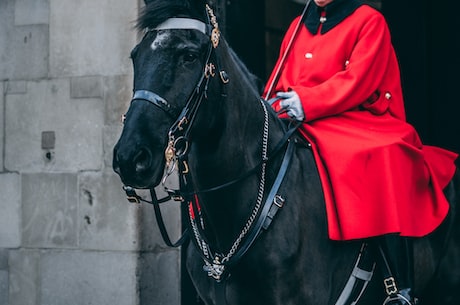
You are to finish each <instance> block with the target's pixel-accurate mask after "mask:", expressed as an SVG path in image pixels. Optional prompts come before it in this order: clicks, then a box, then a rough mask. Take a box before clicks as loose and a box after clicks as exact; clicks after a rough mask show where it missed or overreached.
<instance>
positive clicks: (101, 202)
mask: <svg viewBox="0 0 460 305" xmlns="http://www.w3.org/2000/svg"><path fill="white" fill-rule="evenodd" d="M79 185H80V208H79V213H80V215H79V221H80V225H79V228H80V248H82V249H92V250H133V251H134V250H137V249H138V248H139V240H138V239H139V234H138V217H139V216H138V214H139V212H140V211H139V208H138V206H136V205H134V204H130V203H129V202H127V200H126V199H125V198H126V197H125V195H124V192H123V190H122V184H121V183H120V179H119V178H118V176H116V174H115V173H114V172H113V171H112V170H111V169H107V170H106V171H104V172H102V173H101V172H97V173H96V172H86V173H81V174H80V175H79Z"/></svg>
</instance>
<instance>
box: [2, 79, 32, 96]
mask: <svg viewBox="0 0 460 305" xmlns="http://www.w3.org/2000/svg"><path fill="white" fill-rule="evenodd" d="M5 87H6V88H5V92H6V94H24V93H27V82H26V81H23V80H17V81H14V80H13V81H8V82H6V83H5Z"/></svg>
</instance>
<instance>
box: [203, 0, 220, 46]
mask: <svg viewBox="0 0 460 305" xmlns="http://www.w3.org/2000/svg"><path fill="white" fill-rule="evenodd" d="M206 10H207V11H208V15H209V18H210V20H211V25H212V27H213V29H212V32H211V42H212V46H213V47H214V49H215V48H217V46H218V45H219V41H220V30H219V23H217V18H216V15H215V14H214V11H213V10H212V8H211V7H209V5H208V4H206Z"/></svg>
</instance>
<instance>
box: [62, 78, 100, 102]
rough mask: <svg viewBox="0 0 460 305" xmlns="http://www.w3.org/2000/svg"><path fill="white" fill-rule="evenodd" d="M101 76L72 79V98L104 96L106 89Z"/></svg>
mask: <svg viewBox="0 0 460 305" xmlns="http://www.w3.org/2000/svg"><path fill="white" fill-rule="evenodd" d="M102 82H103V80H102V77H101V76H80V77H73V78H72V79H71V80H70V97H71V98H91V97H94V98H103V97H104V91H103V90H104V89H103V86H102Z"/></svg>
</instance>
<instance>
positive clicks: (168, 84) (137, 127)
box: [113, 0, 218, 188]
mask: <svg viewBox="0 0 460 305" xmlns="http://www.w3.org/2000/svg"><path fill="white" fill-rule="evenodd" d="M209 13H210V11H207V10H206V5H205V2H204V1H190V2H187V1H169V0H168V1H158V0H157V1H146V7H145V9H144V12H143V14H142V15H141V16H140V18H139V20H138V22H137V27H138V29H140V30H142V31H143V32H144V37H143V38H142V40H141V41H140V42H139V44H138V45H137V46H136V47H135V48H134V49H133V50H132V52H131V59H132V62H133V67H134V84H133V89H134V96H133V99H132V101H131V105H130V107H129V109H128V112H127V113H126V115H125V120H124V128H123V131H122V134H121V136H120V139H119V141H118V143H117V144H116V146H115V148H114V156H113V168H114V170H115V171H116V172H117V173H118V174H119V175H120V177H121V178H122V180H123V182H124V183H125V184H126V185H130V186H133V187H137V188H148V187H152V186H155V185H158V184H159V182H160V180H161V177H162V174H163V169H164V167H165V158H164V152H165V149H166V148H167V145H168V141H169V140H170V136H171V130H172V129H174V128H176V129H178V128H179V129H180V128H185V127H184V126H182V125H183V122H178V121H177V120H179V119H181V118H182V119H183V120H195V116H194V115H193V117H190V115H189V114H188V113H186V112H187V111H189V112H190V111H193V110H191V109H190V108H193V107H195V106H196V105H195V104H196V103H199V101H198V100H199V99H200V98H201V99H202V98H203V95H205V94H206V90H209V88H208V87H211V86H213V84H210V80H209V79H210V75H211V74H212V75H214V73H215V71H214V70H213V69H214V68H213V67H214V66H213V65H212V64H211V65H210V63H209V60H210V57H211V53H212V49H213V48H214V47H215V46H213V43H212V42H211V39H210V38H211V36H212V35H213V33H214V34H215V35H216V34H217V35H218V32H216V31H218V29H217V25H216V24H214V25H212V24H211V21H210V20H211V19H210V18H211V17H210V15H209ZM217 38H218V37H217ZM208 105H211V107H212V105H213V104H212V103H208ZM206 107H209V106H206ZM210 111H212V110H210ZM184 117H185V118H184ZM201 117H204V115H201ZM203 122H205V124H206V125H208V128H212V126H211V125H210V124H211V121H209V120H201V122H200V120H195V122H194V124H201V125H202V124H203ZM187 123H189V122H187ZM187 136H189V135H188V134H187Z"/></svg>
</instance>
